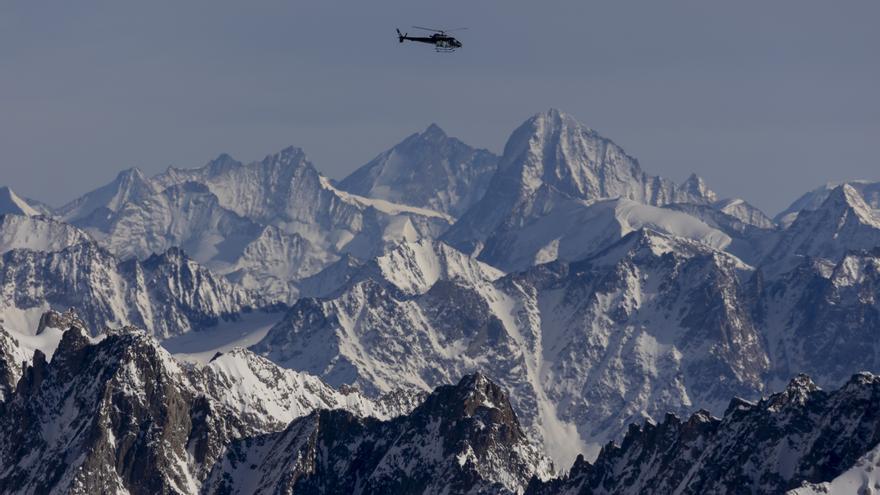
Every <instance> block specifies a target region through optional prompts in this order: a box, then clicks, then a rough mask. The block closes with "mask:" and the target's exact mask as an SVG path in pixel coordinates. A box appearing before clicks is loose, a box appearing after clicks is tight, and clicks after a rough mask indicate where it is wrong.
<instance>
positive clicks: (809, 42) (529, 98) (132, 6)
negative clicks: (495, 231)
mask: <svg viewBox="0 0 880 495" xmlns="http://www.w3.org/2000/svg"><path fill="white" fill-rule="evenodd" d="M878 21H880V2H878V1H876V0H865V1H853V2H845V1H841V2H831V1H827V0H825V1H810V0H793V1H781V0H774V1H771V2H768V1H737V2H707V1H702V0H701V1H696V0H695V1H687V2H684V1H660V2H658V1H645V2H635V1H612V0H608V1H603V2H588V1H571V2H566V1H547V2H536V1H534V0H532V1H511V0H507V1H501V0H498V1H494V0H493V1H489V0H486V1H483V0H469V1H458V0H446V1H443V2H439V1H435V2H422V1H413V0H408V1H394V2H391V1H352V2H337V1H328V0H322V1H314V2H302V1H284V2H282V1H278V2H258V1H253V2H250V1H248V2H244V1H240V0H236V1H217V0H212V1H190V0H187V1H179V0H176V1H167V2H166V1H149V2H116V1H106V2H91V1H76V2H61V1H57V2H49V1H46V2H31V1H7V2H3V3H0V160H2V162H0V163H2V165H0V170H2V174H3V176H2V180H0V184H7V185H10V186H12V187H13V188H14V189H15V190H17V191H18V192H19V193H21V194H24V195H26V196H31V197H34V198H36V199H40V200H43V201H46V202H48V203H50V204H54V205H58V204H60V203H63V202H64V201H67V200H69V199H71V198H73V197H75V196H78V195H79V194H81V193H83V192H85V191H86V190H89V189H91V188H93V187H95V186H98V185H100V184H103V183H106V182H108V181H109V180H111V179H112V178H113V176H115V174H116V172H117V171H118V170H121V169H123V168H127V167H131V166H137V167H140V168H142V169H143V170H145V171H146V172H148V173H156V172H158V171H161V170H162V169H164V168H165V167H167V166H168V165H175V166H181V167H195V166H200V165H202V164H204V163H205V162H206V161H208V160H209V159H211V158H213V157H215V156H216V155H218V154H220V153H221V152H228V153H230V154H232V155H233V156H235V157H236V158H238V159H240V160H242V161H251V160H254V159H260V158H262V157H263V156H265V155H266V154H269V153H272V152H275V151H278V150H280V149H281V148H283V147H285V146H287V145H291V144H292V145H296V146H301V147H303V148H304V149H305V150H306V152H307V153H308V154H309V156H310V157H311V158H312V160H313V161H314V163H315V164H316V166H317V167H318V168H319V169H320V170H322V171H323V172H324V173H325V174H327V175H329V176H330V177H334V178H341V177H342V176H344V175H345V174H346V173H347V172H349V171H351V170H353V169H354V168H356V167H357V166H359V165H361V164H363V163H365V162H366V161H368V160H369V159H370V158H372V157H373V156H375V155H376V154H378V153H379V152H381V151H382V150H383V149H385V148H387V147H389V146H391V145H393V144H395V143H396V142H398V141H400V140H401V139H402V138H404V137H405V136H406V135H408V134H411V133H412V132H416V131H419V130H421V129H423V128H424V127H426V126H427V125H428V124H429V123H431V122H436V123H438V124H439V125H440V126H441V127H443V128H444V129H445V130H446V131H447V132H448V133H449V134H451V135H454V136H457V137H460V138H461V139H463V140H464V141H466V142H468V143H469V144H472V145H475V146H481V147H486V148H489V149H490V150H493V151H496V152H500V151H501V150H502V148H503V145H504V142H505V140H506V139H507V137H508V135H509V134H510V132H511V131H512V130H513V129H514V128H516V127H517V126H518V125H519V124H520V123H521V122H522V121H523V120H525V119H526V118H528V117H529V116H530V115H531V114H534V113H536V112H539V111H542V110H545V109H547V108H549V107H556V108H559V109H562V110H564V111H566V112H568V113H570V114H572V115H574V116H575V117H576V118H577V119H578V120H580V121H581V122H583V123H585V124H586V125H588V126H590V127H593V128H594V129H596V130H598V131H599V132H600V133H602V134H603V135H605V136H606V137H609V138H611V139H613V140H614V141H616V142H617V143H619V144H620V145H622V146H623V147H624V148H625V149H626V150H627V151H628V152H629V153H630V154H632V155H634V156H636V157H637V158H638V159H639V160H640V162H641V163H642V166H643V167H644V168H645V170H647V171H648V172H650V173H654V174H660V175H664V176H667V177H669V178H671V179H675V180H683V179H684V178H685V177H686V176H687V175H688V174H689V173H690V172H692V171H695V172H697V173H698V174H700V175H702V176H703V177H705V178H706V180H707V181H708V182H709V184H710V186H711V187H713V188H714V189H716V190H717V191H718V192H720V193H721V194H722V195H725V196H740V197H744V198H746V199H748V200H750V201H752V202H753V203H755V204H756V205H758V206H759V207H762V208H764V209H766V210H768V212H769V213H771V214H775V213H776V212H778V211H779V210H780V209H782V208H783V207H784V206H785V205H787V204H788V203H789V202H791V201H792V200H793V199H794V198H795V197H796V196H798V195H799V194H800V193H802V192H804V191H805V190H807V189H811V188H813V187H815V186H817V185H819V184H821V183H824V182H826V181H828V180H839V179H853V178H866V179H873V180H880V160H878V155H877V147H878V143H880V95H878V88H880V28H878ZM412 24H418V25H428V26H441V27H458V26H468V27H469V28H470V29H469V30H468V31H464V32H462V33H460V34H461V36H460V38H461V40H462V41H463V42H464V49H462V50H460V51H459V52H457V53H455V54H451V55H450V54H435V53H434V52H433V51H432V50H431V49H430V47H428V46H425V45H413V44H404V45H399V44H398V43H397V40H396V38H395V36H394V28H395V27H398V26H399V27H401V28H402V29H403V28H406V27H407V26H410V25H412ZM408 30H409V31H410V32H412V31H413V30H412V29H408Z"/></svg>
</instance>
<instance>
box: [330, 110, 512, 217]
mask: <svg viewBox="0 0 880 495" xmlns="http://www.w3.org/2000/svg"><path fill="white" fill-rule="evenodd" d="M497 161H498V157H496V156H495V155H493V154H492V153H490V152H488V151H486V150H483V149H476V148H473V147H471V146H468V145H467V144H465V143H463V142H462V141H460V140H459V139H456V138H454V137H450V136H448V135H447V134H446V133H445V132H444V131H443V130H442V129H440V127H439V126H437V125H436V124H431V125H430V126H428V128H427V129H425V130H424V131H423V132H421V133H416V134H412V135H410V136H409V137H407V138H406V139H404V140H403V141H401V142H400V143H398V144H396V145H395V146H394V147H392V148H391V149H389V150H387V151H384V152H382V153H381V154H379V156H377V157H376V158H374V159H373V160H371V161H370V162H369V163H367V164H365V165H363V166H362V167H360V168H358V169H357V170H355V171H354V172H352V173H351V175H349V176H348V177H346V178H345V179H343V180H342V181H340V182H339V188H340V189H342V190H344V191H348V192H350V193H353V194H357V195H360V196H365V197H369V198H374V199H382V200H386V201H391V202H394V203H402V204H407V205H412V206H417V207H422V208H429V209H433V210H437V211H441V212H444V213H448V214H450V215H452V216H456V217H457V216H459V215H461V214H462V213H464V211H465V210H466V209H467V208H468V207H470V206H471V205H473V204H474V203H475V202H477V201H478V200H479V199H480V198H481V197H482V196H483V194H484V193H485V191H486V187H488V184H489V180H490V179H491V177H492V174H493V173H494V172H495V166H496V164H497Z"/></svg>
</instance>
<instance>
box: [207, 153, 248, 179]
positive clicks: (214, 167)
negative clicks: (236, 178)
mask: <svg viewBox="0 0 880 495" xmlns="http://www.w3.org/2000/svg"><path fill="white" fill-rule="evenodd" d="M243 166H244V164H242V163H241V162H240V161H238V160H236V159H235V158H232V157H231V156H229V155H228V154H227V153H221V154H220V156H218V157H217V158H215V159H213V160H211V161H210V162H208V163H207V165H205V167H204V168H205V173H206V174H207V175H208V176H209V177H217V176H220V175H223V174H227V173H229V172H231V171H233V170H235V169H238V168H240V167H243Z"/></svg>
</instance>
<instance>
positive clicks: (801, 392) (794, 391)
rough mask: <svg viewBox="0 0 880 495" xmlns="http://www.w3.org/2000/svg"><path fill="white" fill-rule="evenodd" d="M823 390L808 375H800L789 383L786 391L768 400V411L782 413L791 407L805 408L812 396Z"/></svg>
mask: <svg viewBox="0 0 880 495" xmlns="http://www.w3.org/2000/svg"><path fill="white" fill-rule="evenodd" d="M819 390H821V389H820V388H819V386H818V385H816V384H815V383H814V382H813V380H812V378H810V377H809V376H807V375H806V374H803V373H801V374H799V375H797V376H795V377H794V378H792V379H791V381H789V382H788V385H787V386H786V387H785V390H783V391H782V392H779V393H777V394H773V395H771V396H770V398H769V399H767V404H768V409H770V410H771V411H780V410H782V409H784V408H786V407H789V406H791V405H795V406H798V407H800V406H803V405H804V404H805V403H806V402H807V400H809V398H810V396H811V395H812V394H813V393H814V392H817V391H819Z"/></svg>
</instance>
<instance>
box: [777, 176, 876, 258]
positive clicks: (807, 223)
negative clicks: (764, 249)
mask: <svg viewBox="0 0 880 495" xmlns="http://www.w3.org/2000/svg"><path fill="white" fill-rule="evenodd" d="M878 245H880V216H878V215H877V214H876V213H875V212H874V210H873V209H872V208H871V207H870V206H869V205H868V204H867V203H866V202H865V201H864V199H863V198H862V195H861V194H859V192H858V191H857V190H856V188H854V187H853V186H851V185H850V184H843V185H841V186H838V187H836V188H834V189H832V190H831V191H829V192H828V194H827V196H826V197H825V199H824V201H823V202H822V204H821V206H819V207H818V208H816V209H812V210H809V209H804V210H800V211H799V212H798V214H797V217H796V218H795V219H794V221H793V222H792V223H791V225H789V226H788V228H786V229H785V230H783V231H782V232H781V233H780V234H779V240H778V241H777V242H776V244H775V245H774V247H773V249H772V250H770V251H769V252H768V254H767V256H766V258H765V264H767V263H774V262H778V261H780V260H783V259H786V258H789V259H791V258H792V257H796V256H811V257H818V258H825V259H828V260H831V261H832V262H834V263H836V262H838V261H840V260H841V259H843V257H844V256H845V255H846V253H847V252H849V251H851V250H855V249H866V250H870V249H873V248H875V247H876V246H878ZM789 264H790V263H789ZM776 265H777V267H776V268H777V271H778V270H779V269H784V265H781V264H779V263H776Z"/></svg>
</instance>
